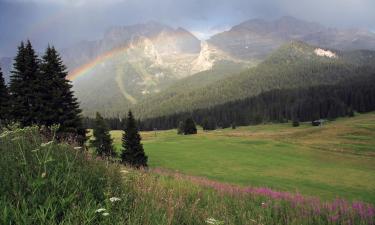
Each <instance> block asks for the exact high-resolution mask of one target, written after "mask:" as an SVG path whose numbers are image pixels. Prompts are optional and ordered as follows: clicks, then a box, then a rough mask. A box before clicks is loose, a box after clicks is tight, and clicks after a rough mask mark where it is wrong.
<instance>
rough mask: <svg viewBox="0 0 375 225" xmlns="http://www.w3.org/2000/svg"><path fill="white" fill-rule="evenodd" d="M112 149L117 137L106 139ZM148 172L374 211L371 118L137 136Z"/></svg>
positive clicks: (115, 133)
mask: <svg viewBox="0 0 375 225" xmlns="http://www.w3.org/2000/svg"><path fill="white" fill-rule="evenodd" d="M111 134H112V136H113V138H114V140H115V145H116V148H117V149H120V147H121V134H122V132H121V131H112V132H111ZM142 137H143V144H144V147H145V151H146V153H147V155H148V156H149V165H150V166H151V168H164V169H169V170H172V171H178V172H180V173H183V174H187V175H194V176H202V177H206V178H208V179H211V180H215V181H220V182H225V183H231V184H239V185H242V186H253V187H269V188H272V189H275V190H280V191H289V192H299V193H302V194H305V195H311V196H319V197H321V198H322V199H327V200H329V199H334V198H336V197H339V198H345V199H349V200H362V201H366V202H370V203H375V113H368V114H362V115H357V116H356V117H354V118H340V119H337V120H335V121H332V122H327V123H326V124H324V126H323V127H312V126H311V125H310V123H306V124H303V123H302V124H301V126H300V127H292V126H291V124H288V123H285V124H265V125H257V126H248V127H238V128H237V129H235V130H232V129H230V128H229V129H223V130H216V131H210V132H204V131H201V130H199V132H198V135H192V136H180V135H177V134H176V131H175V130H169V131H157V132H143V133H142Z"/></svg>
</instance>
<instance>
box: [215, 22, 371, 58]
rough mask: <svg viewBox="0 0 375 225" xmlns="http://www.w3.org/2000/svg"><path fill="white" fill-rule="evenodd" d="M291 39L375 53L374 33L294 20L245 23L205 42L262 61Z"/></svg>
mask: <svg viewBox="0 0 375 225" xmlns="http://www.w3.org/2000/svg"><path fill="white" fill-rule="evenodd" d="M292 40H299V41H303V42H306V43H308V44H312V45H315V46H320V47H324V48H333V49H338V50H356V49H370V50H375V34H373V33H370V32H369V31H363V30H358V29H350V30H340V29H332V28H326V27H324V26H322V25H320V24H317V23H311V22H305V21H302V20H298V19H295V18H293V17H282V18H280V19H278V20H275V21H266V20H260V19H254V20H248V21H245V22H243V23H241V24H239V25H237V26H234V27H233V28H232V29H231V30H229V31H226V32H223V33H220V34H217V35H215V36H213V37H212V38H211V39H209V40H208V42H209V43H211V44H212V45H215V46H216V47H218V48H220V49H222V50H223V51H225V52H228V53H230V54H231V55H232V56H234V57H236V58H239V59H246V60H250V59H264V58H265V57H266V56H267V55H269V54H270V53H271V52H272V51H274V50H276V49H277V48H278V47H280V46H281V45H283V44H285V43H287V42H289V41H292Z"/></svg>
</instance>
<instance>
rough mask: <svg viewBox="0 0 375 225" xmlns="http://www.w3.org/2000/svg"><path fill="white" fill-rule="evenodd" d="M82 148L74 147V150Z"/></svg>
mask: <svg viewBox="0 0 375 225" xmlns="http://www.w3.org/2000/svg"><path fill="white" fill-rule="evenodd" d="M81 149H82V147H74V150H81Z"/></svg>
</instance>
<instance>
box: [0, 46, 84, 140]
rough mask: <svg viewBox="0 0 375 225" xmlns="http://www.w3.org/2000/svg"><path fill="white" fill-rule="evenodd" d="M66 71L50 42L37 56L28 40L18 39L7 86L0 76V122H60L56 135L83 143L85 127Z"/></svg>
mask: <svg viewBox="0 0 375 225" xmlns="http://www.w3.org/2000/svg"><path fill="white" fill-rule="evenodd" d="M67 75H68V74H67V71H66V67H65V65H64V64H63V62H62V59H61V57H60V55H59V53H58V52H57V51H56V49H55V48H54V47H53V46H48V47H47V49H46V51H45V53H44V55H43V56H42V57H41V58H39V57H38V56H37V54H36V53H35V51H34V49H33V47H32V45H31V43H30V41H27V42H26V43H24V42H21V44H20V45H19V47H18V51H17V55H16V57H15V59H14V64H13V70H12V71H11V77H10V84H9V88H7V87H6V86H5V85H4V82H3V78H2V76H1V80H0V95H1V96H0V98H1V100H2V101H1V105H2V107H1V111H0V113H1V114H0V119H1V121H2V123H3V124H5V123H7V124H8V123H11V122H17V123H19V124H20V125H21V126H22V127H25V126H30V125H39V126H45V127H50V126H52V125H55V124H56V125H59V129H58V133H57V138H59V139H72V140H74V141H77V142H78V143H79V144H83V143H84V141H85V135H86V130H85V129H84V127H83V123H82V118H81V117H80V113H81V110H80V109H79V104H78V102H77V99H76V98H75V97H74V94H73V91H72V90H71V89H72V85H71V84H70V81H68V80H67V79H66V76H67ZM4 86H5V87H4ZM4 90H5V91H4ZM3 96H6V97H3ZM3 99H4V101H3Z"/></svg>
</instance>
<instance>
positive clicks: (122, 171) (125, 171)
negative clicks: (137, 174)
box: [120, 170, 129, 174]
mask: <svg viewBox="0 0 375 225" xmlns="http://www.w3.org/2000/svg"><path fill="white" fill-rule="evenodd" d="M120 172H121V173H125V174H126V173H129V171H127V170H120Z"/></svg>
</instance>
